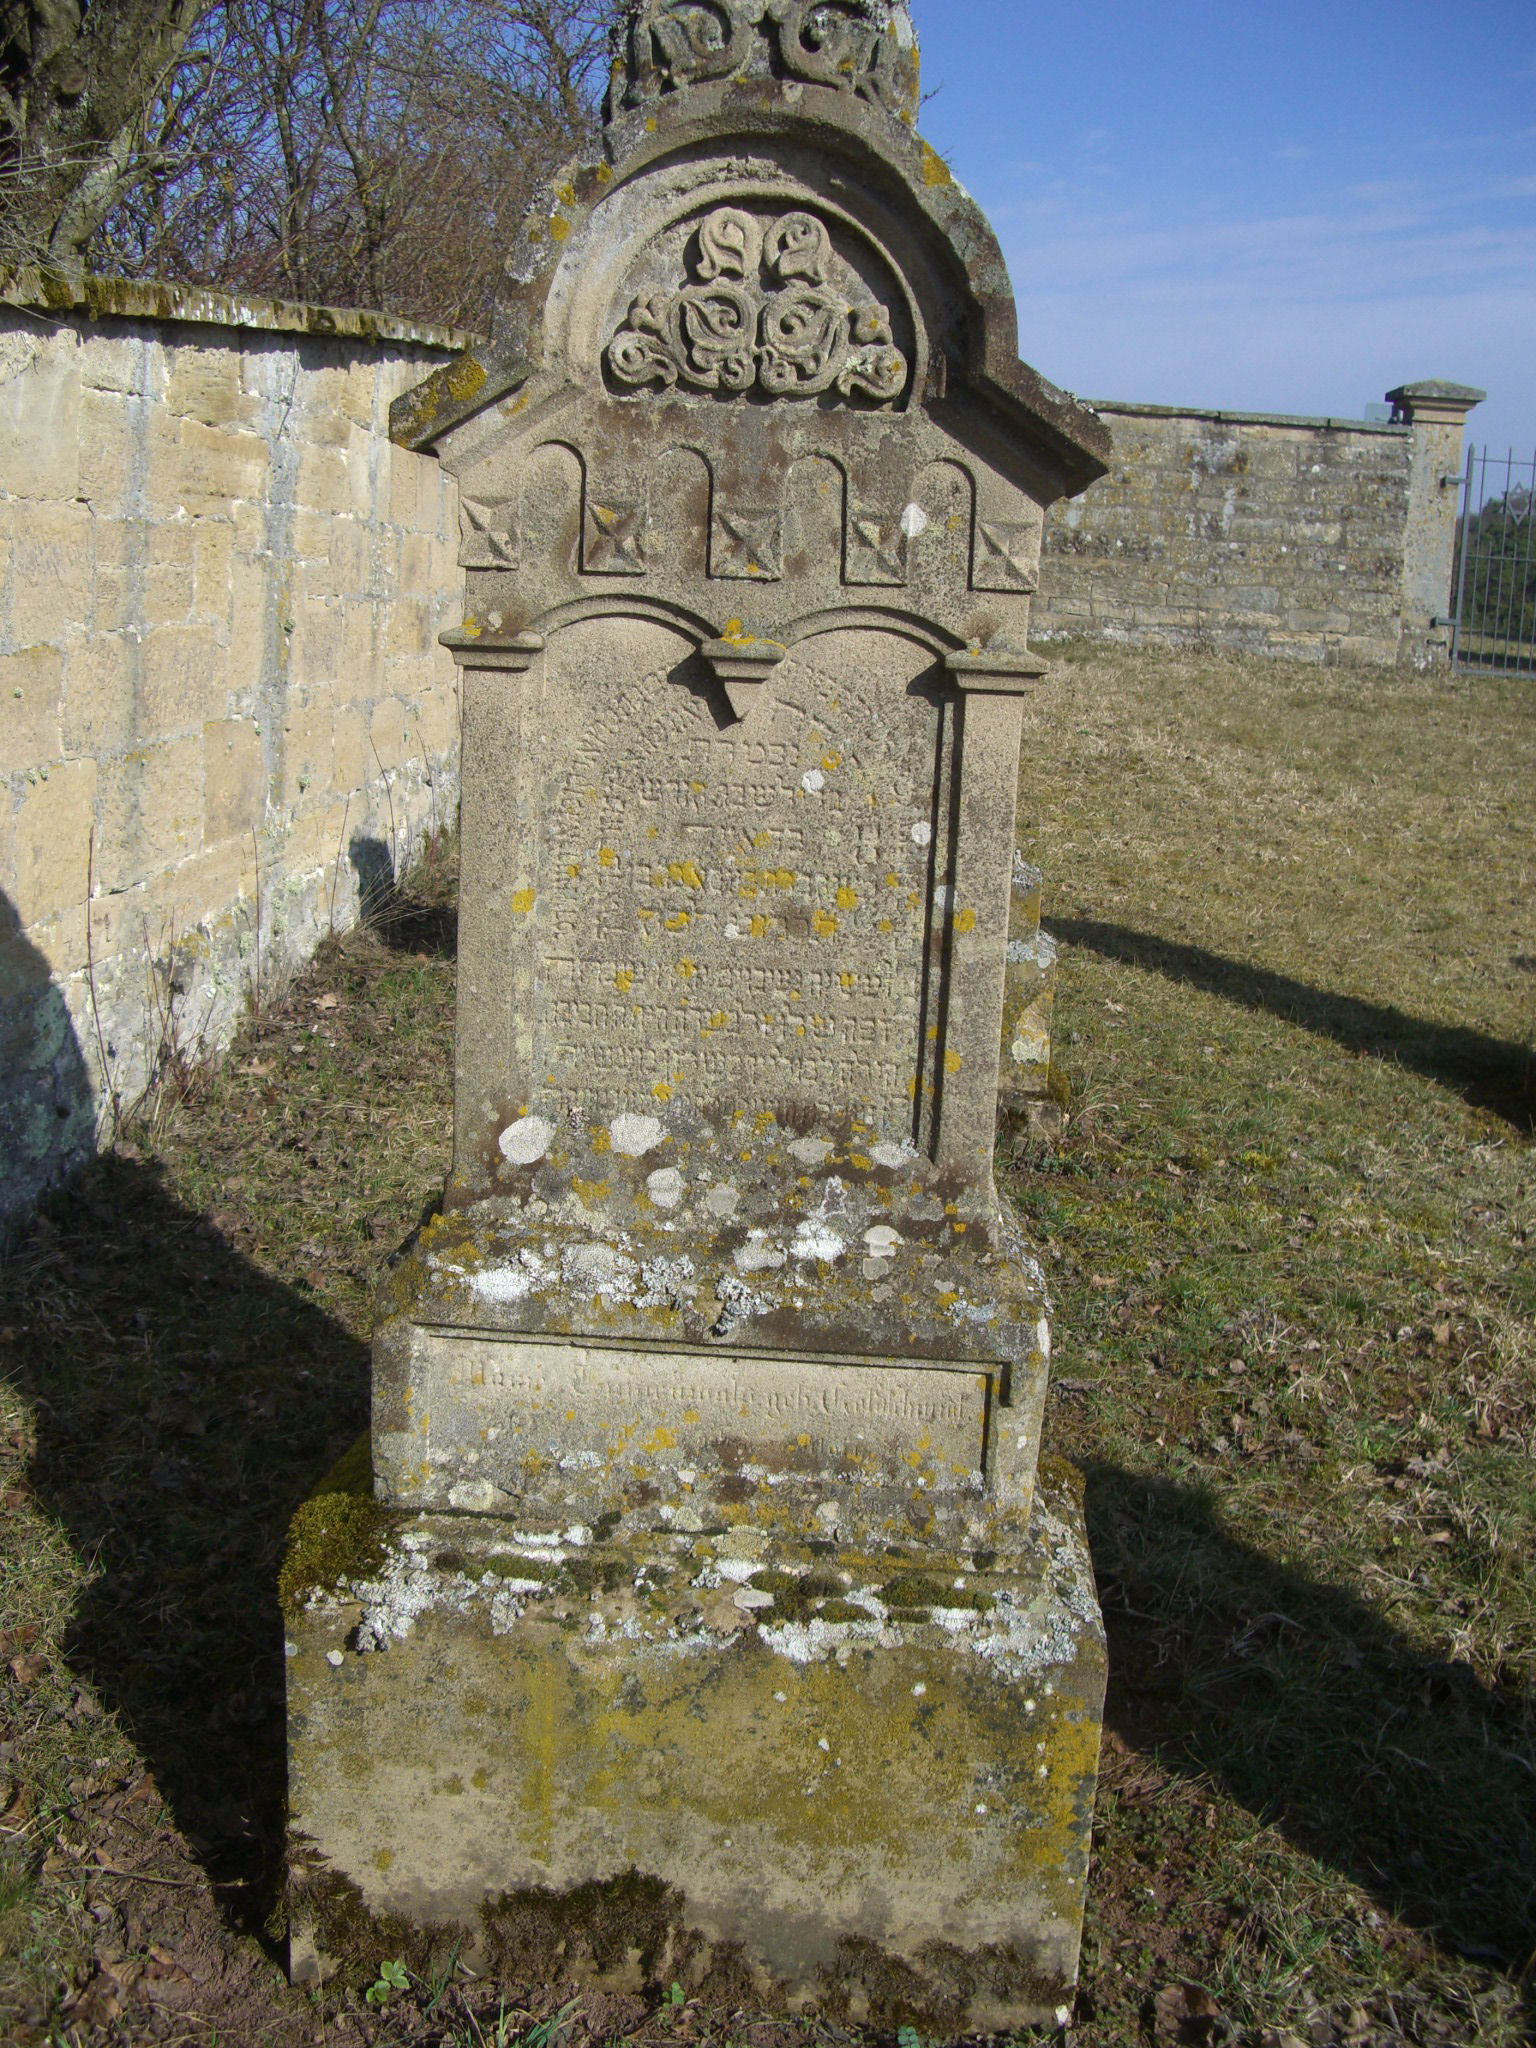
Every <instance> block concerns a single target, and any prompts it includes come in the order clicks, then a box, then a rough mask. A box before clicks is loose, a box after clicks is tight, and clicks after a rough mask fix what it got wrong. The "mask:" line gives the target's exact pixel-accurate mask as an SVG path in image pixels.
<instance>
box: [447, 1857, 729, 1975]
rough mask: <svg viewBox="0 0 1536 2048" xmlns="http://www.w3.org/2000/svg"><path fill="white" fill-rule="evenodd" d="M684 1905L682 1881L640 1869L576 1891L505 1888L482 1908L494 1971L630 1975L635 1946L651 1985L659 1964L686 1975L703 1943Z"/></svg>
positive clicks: (667, 1970) (641, 1972) (670, 1972)
mask: <svg viewBox="0 0 1536 2048" xmlns="http://www.w3.org/2000/svg"><path fill="white" fill-rule="evenodd" d="M683 1906H684V1899H683V1895H682V1893H681V1892H680V1891H678V1890H677V1889H676V1887H675V1886H673V1885H669V1884H667V1883H666V1882H665V1881H664V1880H663V1879H662V1878H659V1877H648V1876H645V1875H643V1874H642V1873H641V1872H640V1871H638V1870H636V1869H634V1868H633V1867H631V1868H630V1869H628V1870H625V1871H622V1872H621V1873H620V1874H619V1875H618V1876H617V1877H610V1878H600V1879H598V1878H594V1879H593V1880H592V1881H591V1882H589V1883H587V1884H580V1885H576V1886H574V1887H573V1888H572V1889H571V1890H570V1891H564V1892H558V1891H551V1890H546V1889H545V1888H544V1887H542V1886H532V1887H530V1888H529V1889H528V1890H526V1891H516V1892H503V1893H502V1895H501V1897H500V1898H496V1899H488V1900H487V1901H486V1903H485V1904H484V1905H483V1906H482V1907H481V1909H480V1921H481V1925H482V1927H483V1928H484V1930H485V1947H486V1960H487V1962H488V1964H489V1966H490V1969H491V1972H492V1973H493V1974H499V1975H502V1976H504V1977H505V1978H507V1979H510V1981H512V1982H514V1983H518V1982H527V1981H529V1980H530V1979H532V1980H533V1981H535V1982H537V1981H541V1980H542V1981H548V1980H549V1979H550V1978H551V1977H554V1976H562V1975H566V1974H569V1973H571V1972H573V1971H574V1972H578V1973H584V1972H585V1971H586V1970H592V1971H596V1972H597V1973H598V1974H599V1975H601V1976H617V1975H621V1974H625V1973H627V1971H628V1970H629V1969H630V1968H631V1967H632V1965H631V1962H630V1958H631V1952H633V1953H634V1955H635V1957H636V1959H637V1960H638V1966H639V1975H640V1978H641V1981H642V1983H643V1984H644V1985H652V1984H654V1982H655V1981H656V1979H657V1973H658V1969H659V1968H663V1967H664V1970H665V1974H666V1975H667V1976H668V1977H669V1978H672V1977H677V1976H680V1975H681V1974H682V1973H683V1971H684V1970H685V1968H686V1965H687V1963H688V1962H689V1960H690V1959H691V1957H692V1955H693V1952H694V1950H695V1949H697V1948H698V1947H699V1946H700V1945H701V1944H700V1941H699V1937H698V1936H697V1935H695V1934H692V1933H690V1932H689V1931H688V1930H687V1929H685V1927H684V1925H683Z"/></svg>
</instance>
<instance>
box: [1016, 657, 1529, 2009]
mask: <svg viewBox="0 0 1536 2048" xmlns="http://www.w3.org/2000/svg"><path fill="white" fill-rule="evenodd" d="M1032 756H1033V759H1032V762H1031V764H1030V765H1029V766H1028V767H1027V768H1026V773H1025V776H1024V781H1023V800H1022V807H1021V815H1022V819H1023V828H1024V829H1023V840H1024V844H1025V846H1026V848H1027V849H1028V850H1029V851H1030V853H1031V854H1032V856H1033V857H1034V858H1036V859H1037V860H1039V862H1040V863H1041V865H1042V866H1043V867H1044V868H1045V871H1046V874H1047V876H1048V878H1050V883H1051V886H1052V892H1053V902H1054V907H1055V910H1056V913H1057V914H1056V915H1055V916H1054V917H1050V918H1049V922H1050V923H1051V925H1052V928H1053V929H1054V930H1055V931H1056V932H1057V934H1058V936H1059V937H1061V938H1062V939H1063V940H1064V941H1065V945H1064V951H1063V963H1062V989H1061V999H1060V1009H1059V1013H1058V1026H1059V1029H1058V1044H1057V1052H1058V1058H1059V1059H1060V1060H1061V1061H1062V1062H1063V1064H1064V1065H1065V1067H1066V1068H1067V1070H1068V1072H1069V1074H1070V1075H1071V1077H1072V1080H1073V1083H1074V1088H1075V1093H1076V1114H1075V1116H1074V1119H1073V1122H1072V1125H1071V1127H1070V1130H1069V1135H1068V1138H1067V1142H1066V1143H1065V1145H1064V1146H1063V1147H1062V1148H1061V1150H1060V1151H1058V1152H1056V1153H1050V1152H1045V1151H1042V1150H1039V1149H1035V1150H1033V1151H1031V1149H1030V1148H1028V1147H1025V1148H1023V1151H1022V1152H1021V1154H1020V1156H1019V1157H1018V1158H1017V1160H1016V1162H1015V1169H1014V1172H1013V1174H1012V1176H1011V1185H1012V1187H1013V1191H1014V1193H1015V1196H1016V1198H1017V1200H1018V1202H1019V1205H1020V1207H1021V1210H1022V1212H1023V1213H1024V1215H1025V1216H1026V1217H1027V1218H1028V1219H1029V1221H1030V1222H1031V1224H1032V1225H1033V1228H1034V1231H1035V1234H1036V1235H1037V1237H1038V1238H1039V1239H1041V1240H1042V1241H1043V1242H1044V1244H1045V1247H1046V1250H1047V1254H1048V1260H1049V1264H1050V1268H1051V1271H1052V1272H1053V1274H1054V1276H1055V1281H1056V1286H1057V1290H1058V1310H1059V1316H1058V1325H1057V1328H1058V1352H1057V1357H1056V1374H1057V1387H1058V1391H1057V1393H1056V1396H1055V1398H1054V1400H1053V1404H1052V1435H1053V1437H1054V1441H1055V1445H1056V1447H1057V1448H1058V1449H1062V1450H1065V1451H1068V1452H1069V1453H1071V1454H1072V1455H1074V1456H1076V1457H1078V1458H1079V1459H1081V1460H1082V1461H1083V1462H1084V1464H1085V1465H1086V1466H1087V1468H1088V1470H1089V1473H1090V1480H1091V1485H1090V1501H1091V1509H1092V1517H1093V1534H1094V1542H1095V1555H1096V1560H1097V1564H1098V1569H1099V1572H1100V1576H1101V1582H1102V1588H1103V1592H1104V1597H1105V1604H1106V1607H1107V1609H1108V1611H1109V1615H1110V1621H1111V1629H1112V1653H1111V1670H1112V1686H1113V1697H1112V1713H1111V1726H1112V1730H1113V1731H1114V1732H1113V1738H1112V1740H1111V1743H1110V1752H1109V1770H1108V1773H1107V1778H1108V1789H1107V1792H1106V1797H1105V1800H1104V1804H1103V1809H1102V1814H1101V1821H1100V1830H1099V1855H1100V1881H1099V1884H1098V1886H1097V1888H1096V1892H1095V1895H1094V1906H1093V1909H1092V1914H1093V1924H1092V1928H1091V1931H1090V1945H1089V1956H1090V1964H1089V1977H1088V1983H1089V1990H1090V1998H1091V2001H1092V2004H1093V2006H1094V2008H1095V2010H1096V2013H1097V2017H1096V2018H1095V2019H1094V2020H1093V2021H1092V2023H1091V2024H1089V2025H1087V2026H1086V2027H1085V2028H1084V2030H1083V2033H1084V2039H1085V2041H1103V2042H1112V2041H1119V2040H1122V2039H1131V2038H1134V2037H1135V2027H1136V2022H1137V2019H1138V2017H1139V2015H1140V2011H1141V2006H1142V2002H1143V2000H1144V1999H1145V1997H1146V1994H1147V1992H1148V1990H1149V1989H1152V1988H1155V1987H1154V1986H1150V1985H1149V1983H1148V1981H1147V1978H1148V1972H1149V1970H1150V1972H1151V1974H1152V1975H1154V1976H1155V1975H1156V1974H1157V1973H1158V1972H1159V1971H1167V1972H1169V1973H1170V1974H1182V1975H1185V1976H1189V1977H1193V1978H1195V1979H1197V1980H1199V1981H1201V1982H1202V1983H1204V1984H1205V1985H1206V1986H1207V1987H1208V1988H1209V1989H1210V1990H1211V1991H1212V1992H1214V1993H1215V1994H1216V1996H1217V1999H1218V2001H1219V2003H1220V2004H1221V2005H1222V2006H1223V2007H1224V2009H1225V2011H1226V2012H1227V2013H1228V2014H1229V2015H1230V2016H1231V2017H1232V2018H1233V2019H1234V2020H1236V2021H1238V2022H1240V2023H1246V2024H1248V2025H1250V2026H1256V2025H1258V2024H1260V2023H1261V2022H1267V2023H1269V2024H1279V2023H1281V2022H1282V2021H1285V2022H1288V2023H1289V2024H1290V2025H1292V2026H1293V2027H1296V2028H1298V2029H1300V2030H1301V2031H1303V2032H1304V2031H1305V2028H1304V2026H1303V2021H1304V2019H1306V2018H1307V2017H1308V2016H1309V2015H1310V2014H1311V2010H1312V2007H1313V2006H1314V2005H1315V2004H1320V2005H1322V2006H1324V2007H1331V2006H1334V2005H1338V2004H1340V2003H1342V2004H1343V2006H1344V2007H1346V2008H1347V2007H1349V2006H1350V2005H1355V2006H1362V2007H1364V2008H1365V2010H1366V2011H1367V2013H1369V2014H1375V2015H1377V2017H1378V2018H1379V2019H1380V2022H1381V2023H1382V2024H1383V2025H1387V2026H1389V2027H1391V2028H1392V2029H1393V2031H1394V2032H1397V2031H1400V2032H1401V2034H1402V2037H1404V2038H1409V2039H1425V2040H1446V2041H1454V2042H1458V2043H1461V2042H1472V2041H1487V2042H1500V2041H1512V2040H1516V2039H1519V2038H1523V2025H1522V2017H1521V2005H1522V2000H1521V1994H1520V1989H1519V1986H1520V1985H1521V1983H1522V1982H1523V1984H1524V1987H1525V1992H1526V1997H1527V2001H1529V1998H1530V1994H1531V1951H1532V1948H1533V1946H1536V1743H1533V1732H1536V1718H1533V1696H1536V1581H1533V1578H1532V1574H1531V1572H1530V1567H1529V1560H1530V1558H1531V1556H1532V1554H1533V1550H1536V1276H1533V1273H1532V1266H1531V1261H1530V1255H1529V1243H1530V1234H1531V1228H1532V1222H1533V1212H1536V1175H1533V1171H1532V1154H1531V1150H1530V1129H1531V1121H1532V1110H1533V1106H1536V1096H1533V1090H1532V1078H1533V1074H1532V1036H1533V1027H1532V1010H1533V998H1536V979H1533V975H1532V967H1533V965H1536V901H1533V897H1532V891H1531V881H1532V870H1533V866H1536V819H1533V815H1532V808H1531V804H1530V799H1529V792H1530V790H1531V788H1532V787H1536V700H1532V698H1531V696H1530V690H1529V685H1528V684H1524V685H1522V684H1519V683H1515V682H1511V681H1501V680H1499V679H1496V678H1489V677H1479V678H1475V679H1468V678H1460V677H1458V678H1455V679H1447V678H1444V677H1441V678H1437V679H1435V680H1433V681H1428V680H1425V679H1421V678H1417V677H1411V678H1410V677H1395V676H1379V675H1360V674H1354V673H1349V672H1342V671H1321V672H1320V671H1316V670H1298V669H1295V668H1292V667H1289V666H1282V665H1278V664H1268V663H1240V662H1223V663H1221V664H1217V663H1214V662H1210V661H1190V660H1178V659H1173V658H1168V657H1162V658H1157V659H1153V658H1148V657H1145V656H1142V657H1137V656H1131V655H1102V654H1100V655H1090V656H1088V657H1087V658H1084V659H1079V660H1073V661H1068V662H1066V663H1063V665H1062V666H1061V667H1060V668H1059V669H1058V671H1057V673H1056V675H1055V677H1054V678H1053V680H1052V681H1051V683H1050V684H1049V685H1048V687H1047V690H1046V693H1045V696H1044V700H1043V702H1042V704H1041V706H1040V715H1039V716H1038V717H1037V718H1036V719H1035V720H1034V721H1033V739H1032ZM1191 1837H1193V1840H1192V1839H1191ZM1106 1879H1107V1880H1108V1881H1107V1882H1106ZM1170 1929H1173V1930H1174V1932H1173V1933H1172V1935H1170ZM1139 1958H1140V1959H1145V1960H1137V1959H1139ZM1392 2015H1395V2018H1393V2017H1392ZM1529 2019H1530V2009H1529V2004H1528V2003H1527V2009H1526V2011H1525V2014H1524V2024H1525V2025H1528V2024H1529ZM1362 2024H1364V2022H1362ZM1389 2037H1390V2036H1389Z"/></svg>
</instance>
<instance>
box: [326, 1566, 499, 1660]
mask: <svg viewBox="0 0 1536 2048" xmlns="http://www.w3.org/2000/svg"><path fill="white" fill-rule="evenodd" d="M478 1590H479V1589H478V1587H477V1585H476V1583H475V1581H474V1580H472V1579H469V1578H466V1577H465V1575H464V1574H463V1573H462V1572H439V1571H434V1570H433V1569H432V1567H431V1565H430V1563H429V1562H428V1560H427V1559H426V1558H425V1557H423V1556H422V1555H421V1554H420V1552H418V1551H414V1550H403V1549H402V1550H392V1551H390V1552H389V1554H388V1556H387V1557H386V1558H385V1560H384V1569H383V1571H382V1572H381V1573H380V1574H379V1576H378V1577H377V1578H376V1579H363V1580H359V1581H358V1582H357V1583H356V1584H354V1586H353V1588H352V1592H353V1596H354V1597H355V1598H356V1599H358V1600H360V1601H361V1602H362V1605H363V1612H362V1617H361V1619H360V1620H359V1622H358V1624H357V1647H358V1649H359V1650H362V1651H370V1650H387V1649H388V1648H389V1646H390V1644H391V1643H392V1642H395V1643H403V1642H404V1641H405V1639H406V1637H407V1636H408V1635H409V1634H410V1632H411V1630H412V1629H413V1628H414V1627H415V1626H416V1623H417V1621H418V1620H419V1619H420V1617H421V1616H422V1615H423V1614H427V1613H439V1614H467V1613H468V1612H469V1609H470V1604H471V1602H472V1601H473V1600H474V1598H475V1596H476V1593H477V1592H478Z"/></svg>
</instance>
